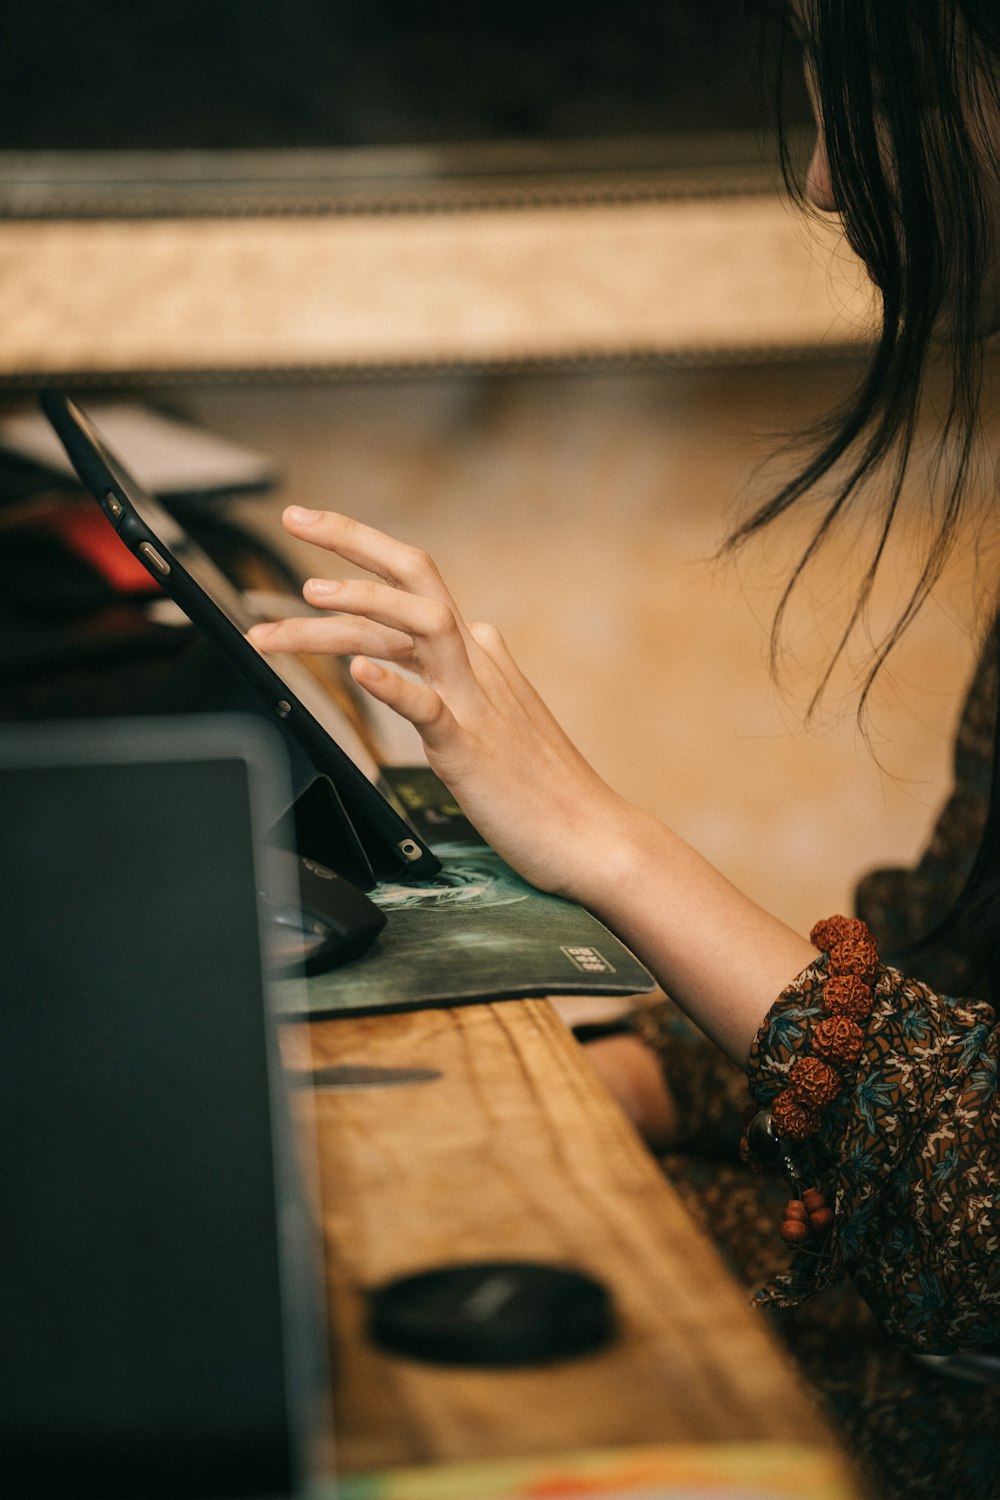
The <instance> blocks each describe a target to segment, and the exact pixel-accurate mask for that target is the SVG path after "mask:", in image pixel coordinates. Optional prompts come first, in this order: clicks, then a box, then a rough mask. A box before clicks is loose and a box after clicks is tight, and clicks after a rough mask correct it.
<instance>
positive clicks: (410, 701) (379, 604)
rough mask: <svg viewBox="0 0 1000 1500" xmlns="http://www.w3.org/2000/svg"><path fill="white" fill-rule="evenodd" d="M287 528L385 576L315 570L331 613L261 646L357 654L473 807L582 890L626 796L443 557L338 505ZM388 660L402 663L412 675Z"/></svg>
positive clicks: (278, 627) (313, 588)
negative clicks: (551, 706)
mask: <svg viewBox="0 0 1000 1500" xmlns="http://www.w3.org/2000/svg"><path fill="white" fill-rule="evenodd" d="M283 521H284V525H285V527H286V529H287V530H288V531H289V532H291V534H292V535H293V536H296V537H300V538H302V539H303V540H305V541H309V542H314V543H315V544H316V545H317V546H320V547H323V548H325V549H326V550H327V551H329V552H333V553H334V554H335V555H336V556H338V557H340V558H343V559H344V560H345V561H346V562H349V563H352V564H355V565H356V566H359V567H362V568H364V569H366V570H367V571H368V572H369V573H371V574H373V575H374V577H373V578H368V579H354V578H351V579H344V580H341V581H330V580H325V579H319V578H313V579H310V580H309V582H308V583H307V584H306V585H305V587H304V589H303V594H304V596H305V598H306V600H307V601H308V603H309V604H311V605H313V606H314V607H315V608H317V609H320V610H328V611H330V612H329V613H328V614H326V615H325V616H321V617H318V618H317V617H315V616H314V617H313V618H310V619H286V620H283V621H280V622H278V623H276V624H272V625H258V626H255V627H254V629H253V630H251V631H250V634H249V638H250V640H251V642H252V643H253V645H255V646H256V647H258V648H259V649H260V650H262V651H291V652H307V653H321V654H327V653H328V654H332V655H336V656H351V657H353V660H352V662H351V666H350V671H351V675H352V676H353V678H354V680H355V682H356V683H357V684H358V685H359V686H360V687H362V688H364V690H365V691H366V692H368V693H370V694H371V695H372V697H373V698H377V699H379V701H380V702H382V703H385V704H387V705H388V706H389V707H390V708H392V709H395V711H396V712H397V713H399V714H401V715H402V716H403V718H405V719H408V720H409V721H410V723H411V724H413V725H414V726H415V727H416V729H417V730H418V732H419V733H420V736H421V738H422V740H423V742H424V746H425V748H426V753H427V759H428V761H429V763H430V765H431V766H432V767H433V769H434V770H435V772H436V773H437V774H438V776H440V778H441V780H442V781H443V782H445V784H446V785H447V786H448V787H449V788H450V789H451V791H452V792H453V793H454V795H455V797H456V798H457V800H458V802H459V804H460V806H461V807H462V810H463V812H464V813H465V815H466V816H467V817H468V818H469V819H470V820H471V821H472V822H473V823H474V824H475V826H476V827H477V828H478V829H479V831H480V833H481V834H482V835H483V837H484V838H485V839H486V840H487V842H488V843H489V844H491V845H492V847H493V848H494V849H496V850H497V852H498V853H500V854H501V855H502V856H503V857H504V858H505V859H506V860H507V861H508V862H509V863H510V864H512V865H513V866H514V867H515V868H516V869H518V870H519V871H520V872H521V873H522V874H523V875H524V876H525V877H526V878H527V879H528V880H530V881H532V882H533V883H534V884H535V885H538V886H540V887H542V888H543V889H546V890H552V891H557V892H559V893H560V894H564V895H576V896H577V897H578V898H583V896H584V893H585V886H586V870H587V866H588V865H593V863H594V853H595V849H596V848H599V847H600V841H602V840H603V838H604V836H605V835H606V834H607V832H608V830H609V828H610V826H611V825H613V824H614V822H615V817H616V813H617V812H618V810H619V809H620V806H621V804H620V800H619V799H618V798H617V797H616V796H615V794H614V793H613V792H612V791H611V789H610V788H609V787H608V786H607V785H606V783H605V782H603V781H602V780H601V779H600V777H598V776H597V774H596V772H595V771H594V770H593V769H592V768H591V767H590V766H589V765H588V764H587V762H586V761H585V760H584V758H583V756H582V755H580V753H579V751H578V750H576V748H575V747H574V746H573V745H572V743H571V742H570V740H569V739H568V738H567V737H566V735H565V734H564V733H563V731H562V730H561V729H560V727H559V725H558V724H557V723H556V721H555V719H554V718H553V717H552V715H551V713H550V712H549V710H548V709H547V708H546V706H545V704H544V703H543V702H542V700H541V698H540V697H539V696H538V694H537V693H536V692H535V690H534V689H533V688H532V687H531V686H530V684H529V683H528V682H527V680H526V679H525V677H524V676H523V674H522V673H521V671H520V670H519V668H518V667H517V665H516V663H515V662H514V660H513V658H512V657H511V655H510V653H509V651H508V650H507V648H506V646H505V645H504V642H503V640H502V638H501V636H500V634H499V633H498V631H496V630H495V629H494V628H493V627H492V626H489V625H469V624H466V622H465V621H464V620H463V619H462V616H461V614H460V613H459V610H458V608H457V606H456V604H455V601H454V600H453V599H452V597H451V594H450V593H449V591H448V589H447V588H446V587H445V584H444V582H443V580H442V578H441V575H440V574H439V572H438V570H437V568H436V566H435V565H434V563H433V561H432V560H431V559H430V558H429V557H428V556H427V554H426V553H424V552H421V551H419V550H418V549H417V548H415V547H411V546H407V545H406V544H405V543H403V542H399V541H396V540H394V539H393V538H392V537H389V536H386V535H385V534H384V533H383V532H380V531H375V530H373V528H372V527H370V526H365V525H363V524H362V523H361V522H359V521H355V520H351V519H350V518H349V517H347V516H342V515H338V514H336V513H334V512H331V511H307V510H302V509H300V508H298V507H294V506H293V507H291V508H289V509H288V510H286V512H285V514H284V517H283ZM372 658H379V659H380V661H381V662H385V661H388V662H392V663H398V664H399V665H400V666H401V667H405V668H406V669H407V672H408V674H412V675H405V676H404V675H402V674H400V673H397V672H394V671H393V670H392V669H391V667H386V666H384V665H381V664H380V662H379V661H375V660H373V659H372Z"/></svg>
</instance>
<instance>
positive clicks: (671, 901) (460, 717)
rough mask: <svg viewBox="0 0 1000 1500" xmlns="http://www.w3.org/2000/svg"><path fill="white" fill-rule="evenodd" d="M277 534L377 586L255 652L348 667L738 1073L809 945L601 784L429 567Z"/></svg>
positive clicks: (297, 517) (521, 863) (362, 548)
mask: <svg viewBox="0 0 1000 1500" xmlns="http://www.w3.org/2000/svg"><path fill="white" fill-rule="evenodd" d="M284 523H285V526H286V527H287V529H288V530H289V531H290V532H291V533H292V535H293V536H297V537H301V538H303V539H304V540H306V541H311V542H315V543H316V545H317V546H320V547H324V548H325V549H326V550H327V551H328V552H333V553H335V554H336V555H337V556H338V557H342V558H343V559H344V560H345V561H346V562H349V563H353V564H356V565H359V566H360V567H362V568H365V569H366V570H367V571H368V572H369V573H371V574H373V575H374V577H373V578H368V579H345V580H342V581H340V582H328V581H325V580H322V579H311V580H310V581H309V582H308V583H307V584H306V586H305V588H304V590H303V593H304V594H305V597H306V599H307V600H308V602H309V603H310V604H312V605H314V606H316V607H317V608H318V609H320V610H328V611H329V613H328V614H326V615H322V616H320V617H318V618H313V619H305V620H303V619H290V620H282V621H280V622H278V623H277V624H274V625H256V626H254V628H253V630H251V631H250V634H249V638H250V640H251V641H252V643H253V644H254V645H255V646H257V647H258V648H259V649H260V650H262V651H304V652H316V653H326V652H329V653H332V654H333V655H336V656H352V657H353V658H354V660H353V661H352V662H351V675H352V676H353V678H354V680H355V682H357V683H358V685H359V686H360V687H363V688H364V689H365V691H366V692H368V693H370V694H371V695H372V697H373V698H378V699H379V700H380V701H381V702H382V703H386V704H388V705H389V707H390V708H394V709H395V710H396V712H397V713H400V714H402V715H403V717H404V718H405V719H409V721H410V723H411V724H413V725H415V726H416V728H417V730H418V731H419V733H420V735H421V738H422V739H423V742H424V745H425V747H426V750H427V759H428V761H429V762H430V764H431V765H432V766H433V768H434V770H435V771H436V772H437V774H438V775H439V776H440V777H441V780H442V781H443V782H445V784H446V785H447V786H448V787H450V788H451V790H452V792H453V793H454V794H455V796H456V798H457V799H458V802H459V804H460V805H461V807H462V810H463V812H464V813H465V815H466V817H468V818H470V819H471V821H472V822H473V823H474V824H475V825H476V827H477V828H478V829H479V831H480V833H481V834H482V835H483V837H484V838H485V839H486V840H487V842H488V843H489V844H491V845H492V846H493V848H494V849H496V851H497V852H498V853H499V854H501V855H502V856H503V858H504V859H506V860H507V862H508V863H509V864H511V865H513V866H514V868H515V869H517V870H519V871H520V872H521V874H522V875H524V876H525V878H526V879H528V880H530V881H532V882H533V883H534V884H535V885H537V886H540V887H541V888H542V889H544V890H550V891H556V892H558V893H559V894H560V895H564V896H569V897H571V898H572V899H574V900H577V901H579V902H580V903H581V905H583V906H586V907H588V908H589V909H590V910H591V911H593V912H595V913H596V915H597V916H599V917H600V918H601V919H602V920H603V921H604V922H606V923H607V925H608V926H609V927H610V928H612V929H613V930H614V931H615V932H617V933H618V934H619V936H620V937H621V938H622V939H623V940H624V941H625V942H626V943H627V944H628V945H629V946H630V947H631V948H632V949H633V951H634V952H635V953H637V954H638V955H639V957H640V958H641V959H643V961H644V962H645V963H646V964H648V965H649V967H650V968H651V969H652V971H653V973H654V974H655V975H656V977H657V978H658V979H659V981H660V983H661V984H662V986H663V988H664V989H665V990H666V991H667V993H668V994H670V995H671V996H672V997H673V998H674V999H675V1000H676V1001H677V1002H678V1004H680V1005H682V1006H683V1007H684V1009H685V1010H687V1011H688V1013H689V1014H690V1015H691V1016H693V1018H694V1019H695V1020H696V1021H697V1022H698V1024H699V1025H700V1026H702V1028H703V1029H704V1030H706V1031H707V1032H708V1034H709V1035H710V1036H712V1037H714V1038H715V1040H716V1041H717V1042H718V1043H719V1045H720V1046H721V1047H723V1048H724V1050H725V1051H727V1052H728V1053H729V1055H730V1056H731V1057H732V1058H733V1059H734V1061H736V1062H743V1061H745V1059H746V1055H747V1050H748V1048H749V1046H750V1042H751V1040H752V1038H753V1035H754V1032H755V1031H756V1029H757V1026H758V1025H759V1024H760V1020H761V1018H762V1016H763V1015H764V1013H765V1012H766V1011H767V1009H768V1007H769V1006H770V1005H771V1004H772V1002H773V1001H774V999H775V997H776V996H777V995H778V993H779V992H780V990H781V989H782V988H783V987H784V985H785V984H786V983H787V982H788V981H789V980H790V979H791V978H792V977H793V975H795V974H796V973H798V971H799V970H800V969H802V968H803V967H804V966H805V965H806V964H807V963H808V962H809V961H810V959H811V958H813V957H814V956H815V949H814V948H813V947H812V945H811V944H810V943H809V942H807V941H806V939H805V938H802V937H800V936H799V935H798V934H796V933H794V932H792V931H791V930H790V929H789V928H787V927H785V926H784V925H783V924H782V923H781V922H778V921H776V920H775V918H774V917H771V916H769V915H768V914H767V913H766V912H764V911H762V910H761V909H760V908H759V907H758V906H756V905H755V904H754V903H753V902H752V901H749V900H748V899H747V898H746V897H745V896H743V895H742V894H741V893H740V892H739V891H737V890H736V889H735V888H734V887H733V886H731V885H730V884H729V882H728V881H727V880H726V879H724V877H723V876H722V875H720V873H719V872H718V871H717V870H715V869H713V867H712V866H711V865H710V864H708V863H707V861H705V860H704V859H702V857H701V855H699V854H697V853H696V852H695V850H693V849H692V848H691V847H690V845H688V844H686V843H685V842H684V840H683V839H680V838H678V837H677V835H676V834H675V833H673V832H672V831H671V830H670V829H669V828H666V827H665V826H664V825H663V824H662V823H660V822H659V821H658V820H657V819H656V818H653V817H652V816H651V815H649V814H647V813H645V812H642V811H640V810H639V809H638V808H635V807H632V806H630V805H629V804H628V803H626V802H625V801H624V800H623V799H622V798H620V797H618V796H617V795H616V794H615V793H614V792H613V791H612V790H611V788H610V787H609V786H608V785H607V783H606V782H604V781H602V780H601V778H600V777H599V776H598V775H597V773H596V772H595V771H594V770H593V769H592V768H591V767H590V766H589V765H588V764H587V762H586V761H585V760H584V758H583V756H582V755H581V754H580V753H579V751H578V750H576V749H575V748H574V746H573V745H572V744H571V743H570V741H569V740H568V739H567V738H566V735H565V734H564V733H563V731H562V730H561V729H560V728H559V725H558V724H557V723H556V721H555V719H553V717H552V715H551V714H550V713H549V711H548V709H547V708H546V707H545V705H544V703H543V702H542V700H541V699H540V698H539V696H538V694H537V693H536V692H535V690H534V689H533V688H532V687H531V686H530V684H529V683H528V682H527V681H526V680H525V678H524V677H523V676H522V674H521V672H520V671H519V670H518V668H517V666H516V664H515V663H514V661H513V659H512V658H511V656H510V653H509V652H508V651H507V648H506V646H505V645H504V643H503V641H502V640H501V638H500V636H499V634H498V633H497V632H496V631H495V630H494V629H493V628H492V627H491V626H488V625H467V624H466V623H465V621H464V620H463V619H462V616H461V615H460V614H459V612H458V609H457V607H456V605H455V601H454V600H453V599H452V597H451V595H450V594H449V592H448V590H447V588H446V587H445V585H444V583H443V581H442V579H441V576H440V574H439V573H438V570H437V568H436V567H435V566H434V563H433V562H432V561H431V559H430V558H429V557H428V556H427V555H426V553H424V552H421V551H419V550H418V549H417V548H415V547H409V546H406V545H405V544H404V543H402V542H398V541H395V540H393V538H392V537H388V536H385V535H384V534H383V533H382V532H380V531H373V530H372V528H371V527H370V526H364V525H362V524H361V523H360V522H359V521H352V520H350V519H349V518H348V517H347V516H340V515H336V514H334V513H333V512H330V511H319V512H317V511H304V510H299V509H298V508H296V507H292V508H291V509H289V510H287V511H286V512H285V515H284ZM373 657H379V658H381V659H382V660H385V661H388V662H390V663H397V664H398V665H399V666H401V667H405V668H407V669H408V671H409V672H410V673H412V674H413V676H412V677H410V676H408V675H407V676H403V675H401V674H400V673H398V672H395V671H393V670H392V667H391V666H390V667H384V666H380V665H379V664H378V662H376V661H373V660H372V659H371V658H373Z"/></svg>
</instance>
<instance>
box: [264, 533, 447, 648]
mask: <svg viewBox="0 0 1000 1500" xmlns="http://www.w3.org/2000/svg"><path fill="white" fill-rule="evenodd" d="M281 520H282V524H283V525H284V527H285V530H286V531H288V532H290V533H291V535H292V536H297V537H300V538H301V540H302V541H305V542H314V543H315V544H316V546H318V547H323V548H325V549H326V551H327V552H335V553H336V555H337V556H338V557H342V558H343V559H344V561H345V562H349V563H353V564H354V565H355V566H356V567H359V568H364V569H365V570H366V571H367V572H369V573H374V574H375V576H376V578H381V580H382V582H383V583H387V584H389V585H390V587H391V588H396V589H404V590H405V591H406V593H408V594H420V595H422V596H423V597H424V598H427V599H437V600H438V601H439V602H440V603H442V604H447V605H448V607H449V609H451V610H452V611H453V612H454V615H455V618H456V620H458V621H459V623H460V624H461V615H460V614H459V612H458V609H457V607H456V605H455V601H454V599H453V598H452V596H451V594H450V593H449V591H448V589H447V587H446V586H445V582H444V579H443V578H442V577H441V574H440V573H439V572H438V570H437V565H436V564H435V562H434V559H433V558H432V557H430V556H429V554H428V553H426V552H423V551H421V549H420V548H419V547H411V546H410V545H409V543H407V542H400V541H398V540H397V539H396V537H392V536H389V535H388V533H386V532H384V531H376V529H375V527H374V526H366V525H365V523H364V522H363V521H356V520H355V519H354V517H353V516H345V515H341V514H340V513H339V512H338V511H334V510H307V509H305V508H304V507H303V506H300V505H290V506H289V507H288V508H287V510H285V512H284V513H283V515H282V517H281ZM462 629H463V632H464V629H465V627H464V625H463V626H462Z"/></svg>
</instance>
